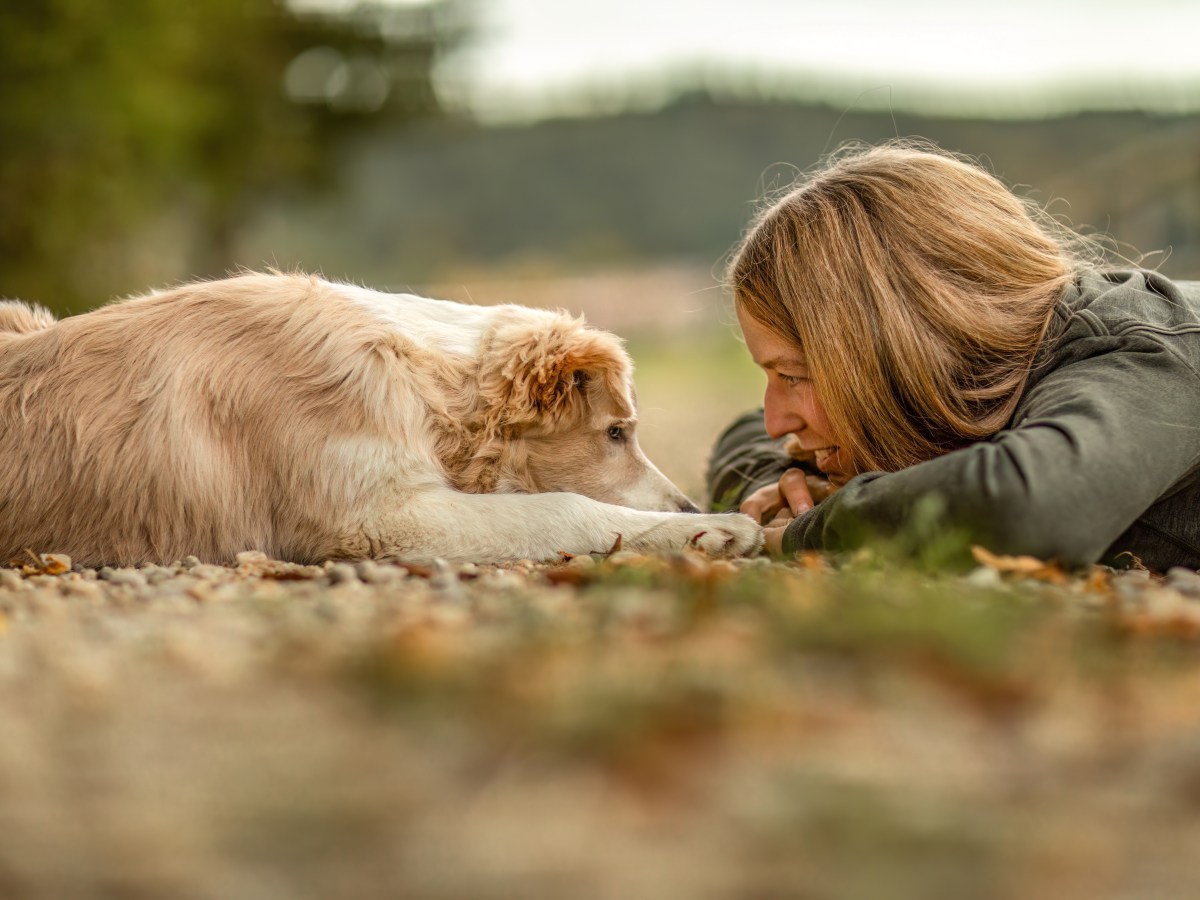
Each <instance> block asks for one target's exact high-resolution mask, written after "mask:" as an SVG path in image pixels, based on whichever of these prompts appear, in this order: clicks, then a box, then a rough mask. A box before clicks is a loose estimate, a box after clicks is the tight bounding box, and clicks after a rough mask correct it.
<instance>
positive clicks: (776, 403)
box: [763, 389, 805, 438]
mask: <svg viewBox="0 0 1200 900" xmlns="http://www.w3.org/2000/svg"><path fill="white" fill-rule="evenodd" d="M763 425H764V426H765V427H766V429H767V434H769V435H770V436H771V437H773V438H780V437H783V436H784V435H785V434H791V433H792V432H797V431H803V430H804V425H805V422H804V417H803V416H802V415H800V413H799V411H798V410H795V409H792V408H791V407H790V406H789V405H788V404H786V403H783V402H781V401H780V398H778V397H776V396H775V394H774V392H773V391H771V390H769V389H768V390H767V393H766V396H764V397H763Z"/></svg>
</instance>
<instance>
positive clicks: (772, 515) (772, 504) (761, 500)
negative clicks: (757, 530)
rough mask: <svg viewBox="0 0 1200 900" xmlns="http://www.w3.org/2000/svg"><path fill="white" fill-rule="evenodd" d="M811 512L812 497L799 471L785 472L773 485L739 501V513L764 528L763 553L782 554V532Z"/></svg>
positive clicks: (806, 482) (790, 470)
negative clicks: (804, 514)
mask: <svg viewBox="0 0 1200 900" xmlns="http://www.w3.org/2000/svg"><path fill="white" fill-rule="evenodd" d="M812 508H813V498H812V493H811V492H810V491H809V489H808V481H807V479H806V478H805V476H804V472H803V470H801V469H788V470H787V471H786V472H784V473H783V476H782V477H781V478H780V479H779V481H777V482H776V483H775V484H768V485H766V486H764V487H761V488H759V489H758V490H757V491H755V492H754V493H753V494H751V495H750V496H749V497H747V498H746V499H745V500H743V501H742V505H741V507H740V508H739V512H742V513H745V514H746V515H748V516H749V517H750V518H752V519H753V520H754V521H756V522H758V523H759V524H760V525H762V526H763V534H764V537H765V540H766V549H767V551H768V552H770V553H771V554H772V555H774V556H779V555H780V554H782V553H783V532H784V531H786V530H787V526H788V525H789V524H791V521H792V519H794V518H795V517H796V516H798V515H800V514H802V513H806V512H808V511H809V510H810V509H812Z"/></svg>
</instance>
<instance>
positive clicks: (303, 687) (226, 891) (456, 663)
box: [0, 553, 1200, 900]
mask: <svg viewBox="0 0 1200 900" xmlns="http://www.w3.org/2000/svg"><path fill="white" fill-rule="evenodd" d="M49 562H50V565H49V566H44V565H42V566H35V565H33V564H32V563H31V564H29V565H27V566H26V567H25V574H24V575H22V574H20V573H19V571H18V570H15V569H8V570H0V718H2V719H3V721H4V723H5V726H4V740H3V741H0V798H3V799H2V801H0V832H2V833H3V834H4V840H3V841H0V896H3V897H4V898H6V900H23V898H41V897H53V898H56V900H71V898H96V897H168V896H169V897H174V898H197V900H199V898H212V900H218V898H219V900H239V898H246V900H250V898H253V900H271V898H280V900H283V898H289V900H290V898H302V897H312V898H322V900H324V898H329V897H338V898H340V900H354V898H372V900H374V898H379V897H391V896H394V897H407V898H452V897H474V898H492V897H495V898H500V897H523V898H540V897H545V898H560V897H571V898H573V900H588V898H625V897H655V898H681V900H685V898H686V900H703V898H725V897H728V898H734V897H738V898H741V897H762V898H767V897H784V896H805V897H812V898H887V900H904V898H912V900H928V898H931V897H967V896H969V897H973V898H1020V900H1038V898H1046V900H1051V898H1053V900H1072V898H1080V900H1083V898H1087V900H1107V898H1145V897H1184V896H1191V895H1193V894H1194V892H1195V888H1196V874H1195V866H1194V860H1193V858H1192V852H1191V851H1192V850H1193V849H1194V847H1195V846H1197V842H1198V841H1200V818H1198V817H1197V815H1196V809H1197V804H1200V764H1198V763H1197V760H1198V759H1200V756H1198V753H1197V751H1198V749H1200V713H1198V712H1197V710H1200V576H1198V575H1196V574H1195V573H1186V572H1177V573H1174V574H1173V575H1172V577H1171V578H1170V579H1167V580H1163V579H1156V578H1151V577H1149V576H1148V575H1147V573H1144V572H1131V573H1127V574H1114V573H1111V572H1108V571H1105V570H1099V569H1097V570H1096V571H1095V572H1094V573H1092V575H1091V577H1089V578H1086V579H1082V578H1081V579H1077V580H1067V579H1066V578H1064V577H1063V576H1062V575H1061V574H1060V573H1057V572H1055V571H1054V570H1049V569H1044V568H1038V567H1037V566H1036V565H1035V566H1032V567H1030V566H1027V565H1023V564H1020V563H1018V564H1015V565H1009V564H1008V563H1006V561H1003V560H1000V561H997V562H995V563H994V564H993V566H992V567H981V568H979V569H977V570H976V571H975V572H973V573H972V574H971V575H969V576H967V577H952V576H947V575H942V576H930V575H922V574H920V573H917V572H914V571H909V570H904V569H897V568H895V567H893V566H888V565H882V564H879V563H877V562H872V561H871V560H869V559H861V558H860V559H859V560H858V561H857V562H856V563H854V564H853V565H851V566H850V567H849V568H847V569H845V570H843V571H838V572H835V571H831V570H828V569H827V568H826V567H825V566H824V564H823V563H821V562H820V561H819V560H817V559H815V558H812V559H808V560H806V562H805V563H804V564H789V565H781V564H771V563H767V562H765V561H761V560H754V561H748V562H747V561H741V562H738V563H726V562H718V563H712V562H709V561H708V560H706V559H703V558H700V557H697V556H692V555H680V556H677V557H673V558H663V559H649V558H642V557H634V556H631V555H630V554H625V553H617V554H615V555H613V556H611V557H610V558H608V559H603V558H596V559H594V558H592V557H584V558H576V559H575V560H572V561H571V562H569V563H567V564H564V565H562V566H558V567H551V568H546V567H535V566H531V565H516V566H514V567H511V568H508V569H495V568H490V567H474V566H463V567H459V568H445V567H433V568H419V567H410V568H405V567H401V566H393V565H385V564H375V563H364V564H360V565H359V566H357V567H352V566H349V565H346V564H334V565H327V566H326V567H324V568H319V567H300V566H294V565H288V564H282V563H274V562H271V561H269V560H266V559H265V558H264V557H262V556H261V555H260V554H243V555H242V556H241V557H239V565H238V566H237V568H236V569H227V568H221V567H216V566H205V565H194V564H192V565H189V564H188V562H187V561H185V563H184V564H182V565H179V566H173V567H170V568H163V567H147V568H145V569H142V570H140V571H138V570H116V571H112V570H102V571H101V572H100V573H96V572H94V571H84V572H74V573H69V574H62V575H49V574H37V572H38V570H39V569H47V568H48V569H49V570H51V571H53V570H54V562H55V561H54V560H49ZM1004 569H1011V570H1013V571H1010V572H1007V573H1006V572H1004V571H1002V570H1004ZM1019 572H1024V573H1025V574H1024V575H1021V574H1018V573H1019ZM1013 579H1017V580H1013ZM1039 579H1043V580H1039Z"/></svg>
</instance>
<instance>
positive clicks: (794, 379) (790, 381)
mask: <svg viewBox="0 0 1200 900" xmlns="http://www.w3.org/2000/svg"><path fill="white" fill-rule="evenodd" d="M777 374H778V375H779V380H780V381H782V382H783V383H784V384H787V385H792V386H795V385H797V384H800V382H802V381H807V380H808V379H806V378H805V377H804V376H802V375H784V374H783V373H782V372H780V373H777Z"/></svg>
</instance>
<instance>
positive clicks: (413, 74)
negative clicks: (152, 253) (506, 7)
mask: <svg viewBox="0 0 1200 900" xmlns="http://www.w3.org/2000/svg"><path fill="white" fill-rule="evenodd" d="M467 9H468V8H467V7H466V6H465V5H464V0H437V2H430V3H427V4H425V5H423V6H388V5H384V4H381V3H372V4H368V3H359V4H357V5H355V6H352V7H350V8H349V9H343V10H341V11H340V12H339V13H337V14H333V13H330V12H321V11H319V9H318V10H313V9H308V10H303V11H300V10H297V9H293V8H291V7H287V6H283V5H281V4H280V3H278V2H277V0H205V2H204V3H198V4H173V3H164V2H161V0H122V2H121V3H120V4H99V3H95V2H94V0H6V2H5V3H4V4H2V5H0V84H3V85H5V88H4V93H3V95H2V96H0V260H3V266H2V268H0V294H2V295H5V296H20V297H24V298H28V299H31V300H37V301H39V302H42V303H44V304H46V305H48V306H50V307H52V308H55V309H57V310H59V311H66V310H69V309H80V308H82V307H85V306H90V305H94V304H95V303H97V302H99V301H101V300H103V299H105V298H106V296H107V293H108V292H109V291H113V290H127V289H130V288H132V287H136V286H137V284H136V282H135V281H134V279H135V278H136V276H137V273H138V272H139V271H140V270H141V269H142V268H145V265H144V262H145V260H144V256H145V250H144V249H142V248H144V247H147V246H149V247H158V248H159V249H160V250H161V247H160V245H159V244H156V243H155V241H154V239H153V238H154V234H153V232H154V229H155V228H156V227H157V226H159V225H163V224H167V223H170V224H172V225H173V226H174V228H175V230H174V231H171V232H170V233H171V234H172V235H176V236H177V239H178V240H177V242H181V243H182V244H183V245H184V246H183V247H182V248H180V249H178V250H177V251H176V252H177V255H179V256H180V257H182V258H184V260H185V266H186V268H187V269H188V270H190V271H189V273H188V274H195V275H211V274H219V273H220V272H222V271H223V270H224V269H225V268H226V267H227V266H228V265H229V262H230V244H231V240H232V236H233V234H234V233H235V231H236V229H237V227H238V225H239V223H240V222H241V221H242V220H243V219H244V217H245V216H246V215H247V211H248V210H249V209H251V208H252V207H253V205H254V204H255V203H257V202H258V201H259V200H260V199H261V198H262V197H263V196H264V195H265V194H266V193H269V192H272V191H278V190H281V189H284V188H296V189H304V190H308V189H312V188H314V187H318V186H320V185H321V184H323V183H327V181H328V176H329V172H330V170H331V161H332V160H333V159H334V157H335V153H336V148H337V146H338V143H339V142H340V141H341V140H342V139H343V138H344V137H345V136H346V135H347V134H349V133H351V132H353V131H358V130H361V129H363V128H368V127H372V126H373V125H375V124H377V123H382V122H385V121H386V122H395V121H396V120H397V119H398V118H399V119H406V120H407V119H413V118H417V117H422V116H429V115H436V114H438V113H439V111H440V110H439V105H438V102H437V99H436V94H435V93H434V90H433V80H432V79H433V68H434V64H435V62H436V60H437V58H438V55H439V54H440V53H441V52H443V51H444V50H445V49H447V48H449V47H451V46H452V45H453V44H454V43H455V42H457V41H458V40H459V39H461V37H462V36H463V35H464V33H465V31H466V29H465V26H464V22H465V19H466V12H467ZM151 268H153V267H151Z"/></svg>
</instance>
